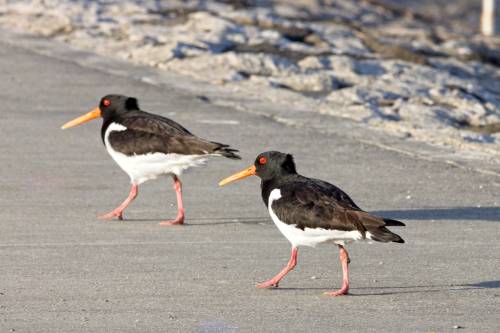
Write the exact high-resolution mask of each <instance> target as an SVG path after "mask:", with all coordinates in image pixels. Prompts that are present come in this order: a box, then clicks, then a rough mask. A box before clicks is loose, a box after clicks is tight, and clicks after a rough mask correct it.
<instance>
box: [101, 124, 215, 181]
mask: <svg viewBox="0 0 500 333" xmlns="http://www.w3.org/2000/svg"><path fill="white" fill-rule="evenodd" d="M125 130H127V127H125V126H123V125H120V124H117V123H111V124H110V125H109V126H108V128H107V129H106V133H105V134H104V145H105V146H106V150H107V151H108V153H109V155H111V157H112V158H113V160H115V162H116V163H117V164H118V165H119V166H120V167H121V168H122V169H123V171H125V172H126V173H127V174H128V175H129V177H130V181H131V182H132V183H134V184H141V183H144V182H145V181H147V180H149V179H155V178H157V177H158V176H160V175H165V174H167V175H168V174H175V175H177V176H180V175H181V174H182V172H183V171H184V170H186V169H188V168H190V167H194V166H200V165H203V164H204V163H205V161H206V157H207V155H183V154H164V153H149V154H144V155H132V156H127V155H125V154H123V153H120V152H118V151H116V150H114V149H113V147H112V146H111V144H110V143H109V135H110V134H111V132H114V131H125Z"/></svg>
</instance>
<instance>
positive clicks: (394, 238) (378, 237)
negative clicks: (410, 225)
mask: <svg viewBox="0 0 500 333" xmlns="http://www.w3.org/2000/svg"><path fill="white" fill-rule="evenodd" d="M369 232H370V234H371V239H373V240H374V241H377V242H383V243H388V242H394V243H404V242H405V241H404V239H403V238H401V236H399V235H397V234H395V233H393V232H392V231H390V230H389V229H387V228H386V227H379V228H377V229H374V230H369Z"/></svg>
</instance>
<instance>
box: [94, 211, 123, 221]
mask: <svg viewBox="0 0 500 333" xmlns="http://www.w3.org/2000/svg"><path fill="white" fill-rule="evenodd" d="M115 217H117V218H118V220H120V221H121V220H123V213H122V212H115V211H112V212H109V213H107V214H104V215H101V216H98V217H97V218H98V219H99V220H112V219H113V218H115Z"/></svg>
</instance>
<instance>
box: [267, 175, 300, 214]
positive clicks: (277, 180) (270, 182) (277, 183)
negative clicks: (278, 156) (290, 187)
mask: <svg viewBox="0 0 500 333" xmlns="http://www.w3.org/2000/svg"><path fill="white" fill-rule="evenodd" d="M298 177H301V176H300V175H298V174H286V175H281V176H279V177H273V178H269V179H263V180H262V181H261V183H260V189H261V192H262V193H261V194H262V200H263V201H264V203H265V204H266V207H267V204H268V203H269V196H270V195H271V192H272V191H273V190H274V189H276V188H280V187H281V186H282V185H284V184H286V183H287V182H290V181H293V180H294V179H296V178H298Z"/></svg>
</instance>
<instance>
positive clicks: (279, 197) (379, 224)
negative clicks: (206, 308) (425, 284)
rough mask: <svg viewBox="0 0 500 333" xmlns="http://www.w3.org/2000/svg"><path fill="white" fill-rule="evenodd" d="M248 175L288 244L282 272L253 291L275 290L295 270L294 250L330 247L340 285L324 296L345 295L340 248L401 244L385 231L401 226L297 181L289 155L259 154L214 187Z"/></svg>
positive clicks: (315, 183)
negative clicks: (258, 187)
mask: <svg viewBox="0 0 500 333" xmlns="http://www.w3.org/2000/svg"><path fill="white" fill-rule="evenodd" d="M251 175H257V176H258V177H260V178H261V190H262V199H263V200H264V203H265V204H266V206H267V208H268V210H269V215H271V218H272V220H273V222H274V224H275V225H276V227H278V229H279V230H280V231H281V233H282V234H283V235H284V236H285V237H286V238H287V239H288V240H289V241H290V243H291V244H292V253H291V257H290V260H289V262H288V264H287V266H286V267H285V268H284V269H283V270H282V271H281V272H280V273H278V274H277V275H276V276H275V277H273V278H272V279H270V280H268V281H266V282H263V283H260V284H258V285H257V287H258V288H267V287H278V283H279V282H280V280H281V279H282V278H283V277H284V276H285V275H286V274H287V273H288V272H290V271H291V270H292V269H293V268H294V267H295V265H296V264H297V247H299V246H310V247H315V246H316V245H318V244H321V243H333V244H336V245H338V247H339V249H340V262H341V263H342V273H343V274H342V275H343V283H342V288H340V289H339V290H337V291H333V292H328V293H326V294H328V295H331V296H340V295H345V294H347V293H348V290H349V268H348V264H349V262H350V259H349V255H348V253H347V251H346V249H345V247H344V246H345V245H346V244H348V243H351V242H354V241H361V240H371V241H376V242H384V243H387V242H396V243H404V240H403V239H402V238H401V237H400V236H398V235H396V234H395V233H393V232H391V231H390V230H389V229H387V226H404V223H402V222H400V221H395V220H391V219H386V218H382V217H377V216H374V215H371V214H369V213H367V212H365V211H363V210H361V209H360V208H359V207H358V206H357V205H356V204H355V203H354V202H353V201H352V199H351V198H350V197H349V196H348V195H347V194H346V193H344V192H343V191H342V190H341V189H339V188H338V187H336V186H334V185H332V184H330V183H327V182H325V181H322V180H318V179H312V178H307V177H304V176H301V175H299V174H298V173H297V171H296V169H295V163H294V161H293V157H292V155H290V154H284V153H280V152H277V151H269V152H265V153H262V154H260V155H259V156H257V158H256V159H255V162H254V164H253V165H252V166H251V167H250V168H248V169H246V170H243V171H241V172H238V173H236V174H234V175H232V176H230V177H228V178H226V179H224V180H222V181H221V182H220V183H219V185H220V186H223V185H225V184H228V183H230V182H233V181H236V180H239V179H243V178H245V177H248V176H251Z"/></svg>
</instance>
